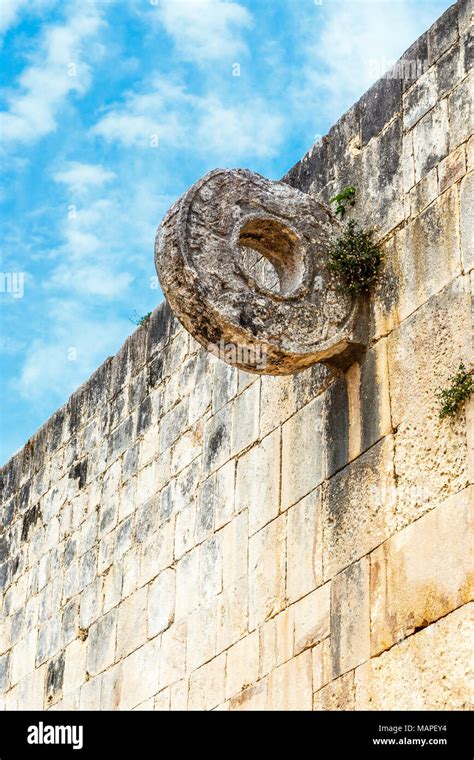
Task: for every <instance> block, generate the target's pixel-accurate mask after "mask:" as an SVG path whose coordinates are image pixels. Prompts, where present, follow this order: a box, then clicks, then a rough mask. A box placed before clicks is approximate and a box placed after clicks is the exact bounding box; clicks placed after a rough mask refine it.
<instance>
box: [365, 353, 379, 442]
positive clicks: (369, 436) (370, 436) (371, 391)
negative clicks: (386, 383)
mask: <svg viewBox="0 0 474 760" xmlns="http://www.w3.org/2000/svg"><path fill="white" fill-rule="evenodd" d="M379 403H380V393H379V387H378V382H377V355H376V353H375V351H368V352H367V354H366V356H365V359H364V361H363V362H362V364H361V367H360V418H361V419H360V425H361V451H366V449H368V448H370V446H372V444H373V443H375V442H376V441H377V440H378V439H379V437H380V435H379V429H380V419H379Z"/></svg>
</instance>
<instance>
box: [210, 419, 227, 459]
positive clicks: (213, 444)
mask: <svg viewBox="0 0 474 760" xmlns="http://www.w3.org/2000/svg"><path fill="white" fill-rule="evenodd" d="M224 431H225V428H224V425H221V426H220V427H218V428H217V430H215V431H214V433H213V434H212V435H211V437H210V438H209V444H208V460H209V461H210V462H213V461H214V459H215V458H216V456H217V453H218V451H219V449H220V447H221V446H222V442H223V440H224Z"/></svg>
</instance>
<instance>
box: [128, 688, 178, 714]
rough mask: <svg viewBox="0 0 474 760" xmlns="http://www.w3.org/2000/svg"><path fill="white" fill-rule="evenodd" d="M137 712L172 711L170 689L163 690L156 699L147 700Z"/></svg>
mask: <svg viewBox="0 0 474 760" xmlns="http://www.w3.org/2000/svg"><path fill="white" fill-rule="evenodd" d="M135 709H137V710H157V711H158V712H163V711H166V712H167V711H168V710H169V709H170V689H169V687H168V688H166V689H162V691H160V693H159V694H157V695H156V697H155V698H154V699H147V700H146V701H145V702H142V704H141V705H139V706H138V707H137V708H135Z"/></svg>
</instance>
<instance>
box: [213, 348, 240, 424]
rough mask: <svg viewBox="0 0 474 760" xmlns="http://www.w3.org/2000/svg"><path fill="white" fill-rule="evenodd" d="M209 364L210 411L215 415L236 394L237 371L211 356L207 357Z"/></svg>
mask: <svg viewBox="0 0 474 760" xmlns="http://www.w3.org/2000/svg"><path fill="white" fill-rule="evenodd" d="M209 364H210V366H211V367H212V369H213V380H212V411H213V412H214V413H215V412H217V411H218V410H219V409H220V408H221V407H223V406H224V405H225V404H227V402H228V401H230V400H231V399H232V398H233V397H234V396H235V394H236V393H237V375H238V370H237V368H236V367H231V366H230V365H229V364H226V363H225V362H223V361H222V360H220V359H216V357H215V356H213V355H212V354H210V355H209Z"/></svg>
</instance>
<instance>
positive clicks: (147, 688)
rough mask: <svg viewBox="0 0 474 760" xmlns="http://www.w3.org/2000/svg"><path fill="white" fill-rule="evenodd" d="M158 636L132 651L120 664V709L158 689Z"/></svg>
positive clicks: (139, 700)
mask: <svg viewBox="0 0 474 760" xmlns="http://www.w3.org/2000/svg"><path fill="white" fill-rule="evenodd" d="M159 665H160V637H156V638H154V639H152V640H151V641H149V642H148V643H146V644H144V646H142V647H140V649H137V650H136V651H135V652H132V654H130V655H129V656H128V657H127V658H126V659H125V660H124V661H123V666H122V686H121V693H120V709H122V710H130V709H132V708H133V707H136V706H137V705H139V704H140V703H141V702H144V701H145V699H149V697H152V696H153V695H154V694H156V693H157V692H158V691H159Z"/></svg>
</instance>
